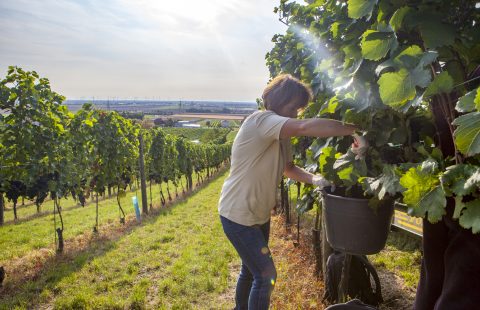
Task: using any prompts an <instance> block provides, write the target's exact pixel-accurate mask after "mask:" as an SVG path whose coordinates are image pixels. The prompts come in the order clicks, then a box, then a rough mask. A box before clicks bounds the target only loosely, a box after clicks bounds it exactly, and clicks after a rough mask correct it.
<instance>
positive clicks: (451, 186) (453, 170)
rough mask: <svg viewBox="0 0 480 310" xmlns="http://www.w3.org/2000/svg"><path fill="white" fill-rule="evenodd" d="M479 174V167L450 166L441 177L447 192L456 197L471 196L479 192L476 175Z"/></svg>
mask: <svg viewBox="0 0 480 310" xmlns="http://www.w3.org/2000/svg"><path fill="white" fill-rule="evenodd" d="M478 172H479V169H478V167H476V166H473V165H466V164H461V165H453V166H449V167H447V169H446V170H445V172H444V173H443V175H442V177H441V180H442V184H443V186H444V188H445V189H446V190H447V191H451V192H452V193H453V194H454V195H456V196H465V195H469V194H471V193H473V192H475V191H476V190H477V184H478V183H477V182H476V181H478V180H477V179H476V173H478ZM472 176H473V178H472ZM469 180H470V182H469V183H468V184H467V182H468V181H469Z"/></svg>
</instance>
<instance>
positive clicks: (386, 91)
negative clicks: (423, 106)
mask: <svg viewBox="0 0 480 310" xmlns="http://www.w3.org/2000/svg"><path fill="white" fill-rule="evenodd" d="M378 86H379V87H380V98H381V99H382V101H383V103H385V104H386V105H389V106H392V107H395V106H401V105H402V104H404V103H405V102H406V101H408V100H412V99H413V98H415V94H416V92H415V85H414V83H413V80H412V77H411V75H410V73H409V72H408V71H407V70H406V69H400V71H397V72H387V73H384V74H382V76H380V79H378Z"/></svg>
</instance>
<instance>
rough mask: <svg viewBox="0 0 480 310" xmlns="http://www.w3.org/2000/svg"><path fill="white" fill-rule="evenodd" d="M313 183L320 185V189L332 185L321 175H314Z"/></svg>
mask: <svg viewBox="0 0 480 310" xmlns="http://www.w3.org/2000/svg"><path fill="white" fill-rule="evenodd" d="M312 184H313V185H315V186H318V187H319V188H320V189H323V188H324V187H326V186H330V185H331V183H330V181H328V180H327V179H325V178H324V177H322V176H321V175H314V176H313V177H312Z"/></svg>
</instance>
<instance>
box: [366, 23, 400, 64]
mask: <svg viewBox="0 0 480 310" xmlns="http://www.w3.org/2000/svg"><path fill="white" fill-rule="evenodd" d="M396 46H397V38H396V36H395V33H394V32H380V31H375V30H367V31H365V32H364V33H363V35H362V41H361V47H362V55H363V57H364V58H365V59H370V60H380V59H382V58H384V57H385V56H386V55H387V53H388V51H390V50H391V49H393V48H395V47H396Z"/></svg>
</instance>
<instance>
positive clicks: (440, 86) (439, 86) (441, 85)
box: [424, 71, 453, 96]
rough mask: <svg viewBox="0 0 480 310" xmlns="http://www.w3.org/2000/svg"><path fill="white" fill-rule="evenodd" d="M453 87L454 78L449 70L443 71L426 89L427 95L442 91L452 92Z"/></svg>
mask: <svg viewBox="0 0 480 310" xmlns="http://www.w3.org/2000/svg"><path fill="white" fill-rule="evenodd" d="M452 89H453V79H452V77H451V76H450V75H449V74H448V72H447V71H443V72H442V73H440V74H439V75H437V76H436V77H435V79H434V80H433V82H432V83H430V85H428V87H427V89H426V90H425V94H424V95H425V96H433V95H437V94H441V93H447V94H448V93H450V92H451V91H452Z"/></svg>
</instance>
